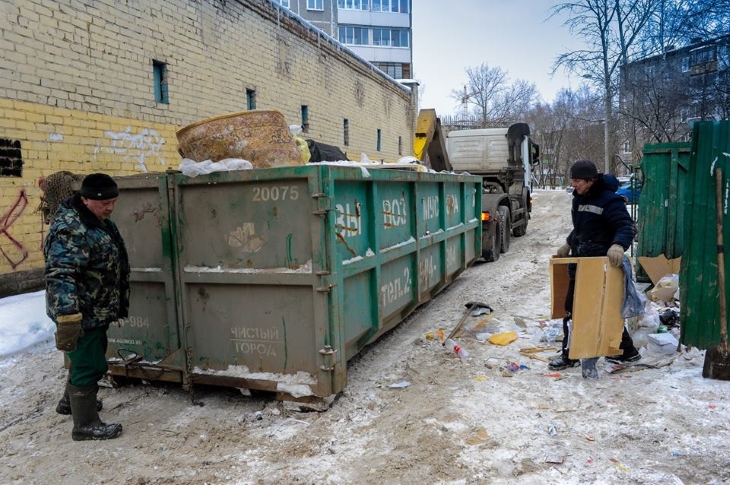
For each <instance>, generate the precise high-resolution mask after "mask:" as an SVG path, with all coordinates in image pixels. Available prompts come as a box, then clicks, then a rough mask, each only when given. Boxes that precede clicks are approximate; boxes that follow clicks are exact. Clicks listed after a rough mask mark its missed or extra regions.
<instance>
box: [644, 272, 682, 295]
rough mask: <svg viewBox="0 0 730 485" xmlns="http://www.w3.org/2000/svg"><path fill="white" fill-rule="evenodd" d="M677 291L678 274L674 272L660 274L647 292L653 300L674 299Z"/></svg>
mask: <svg viewBox="0 0 730 485" xmlns="http://www.w3.org/2000/svg"><path fill="white" fill-rule="evenodd" d="M678 291H679V275H678V274H676V273H673V274H668V275H666V276H662V277H661V278H660V279H659V281H657V283H656V285H655V286H654V288H652V289H651V291H650V292H649V298H651V299H652V300H653V301H674V300H675V298H676V296H678V293H677V292H678Z"/></svg>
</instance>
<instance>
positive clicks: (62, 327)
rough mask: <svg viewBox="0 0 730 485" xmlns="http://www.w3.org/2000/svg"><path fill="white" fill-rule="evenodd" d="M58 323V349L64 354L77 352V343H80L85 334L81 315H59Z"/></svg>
mask: <svg viewBox="0 0 730 485" xmlns="http://www.w3.org/2000/svg"><path fill="white" fill-rule="evenodd" d="M56 321H57V322H58V327H57V328H56V348H57V349H58V350H62V351H64V352H73V351H74V350H76V343H77V342H78V341H79V337H80V336H82V335H83V334H84V331H83V329H82V328H81V314H80V313H74V314H72V315H59V316H58V317H57V318H56Z"/></svg>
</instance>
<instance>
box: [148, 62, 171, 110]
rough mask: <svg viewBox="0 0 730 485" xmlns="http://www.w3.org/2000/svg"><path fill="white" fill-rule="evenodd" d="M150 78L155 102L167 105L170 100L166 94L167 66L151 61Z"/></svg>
mask: <svg viewBox="0 0 730 485" xmlns="http://www.w3.org/2000/svg"><path fill="white" fill-rule="evenodd" d="M152 78H153V82H154V83H155V86H154V90H155V101H156V102H158V103H162V104H169V103H170V98H169V96H168V92H167V64H165V63H164V62H160V61H155V60H153V61H152Z"/></svg>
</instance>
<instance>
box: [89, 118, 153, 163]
mask: <svg viewBox="0 0 730 485" xmlns="http://www.w3.org/2000/svg"><path fill="white" fill-rule="evenodd" d="M104 135H105V136H106V137H107V138H109V140H111V146H108V147H103V146H101V142H97V143H96V148H94V158H96V156H97V155H98V154H99V153H111V154H113V155H117V156H120V157H122V158H123V159H124V160H125V161H132V162H134V168H135V170H139V171H141V172H147V163H148V162H149V161H150V160H152V161H156V162H159V164H160V165H162V166H163V167H164V166H165V160H164V158H163V157H162V145H164V144H165V139H164V138H163V137H161V136H160V134H159V133H157V131H155V130H151V129H148V128H144V129H143V130H142V131H140V132H139V133H132V127H131V126H127V129H126V130H124V131H105V132H104Z"/></svg>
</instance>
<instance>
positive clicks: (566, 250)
mask: <svg viewBox="0 0 730 485" xmlns="http://www.w3.org/2000/svg"><path fill="white" fill-rule="evenodd" d="M569 254H570V245H569V244H567V243H566V244H563V245H562V246H560V247H559V248H558V252H557V256H558V257H559V258H567V257H568V255H569Z"/></svg>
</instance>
